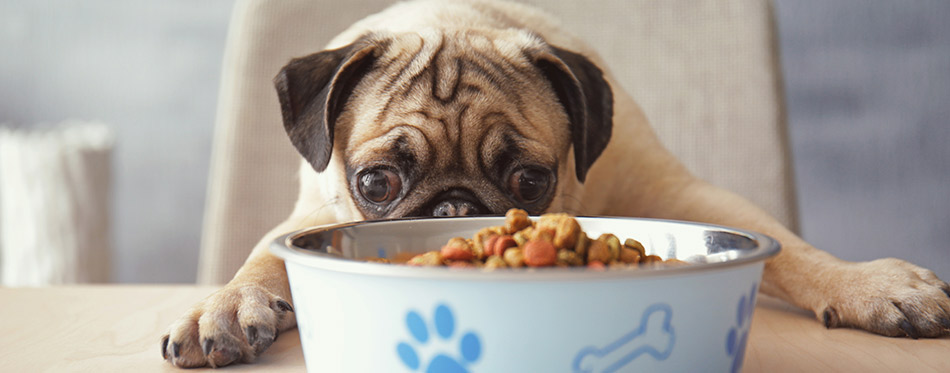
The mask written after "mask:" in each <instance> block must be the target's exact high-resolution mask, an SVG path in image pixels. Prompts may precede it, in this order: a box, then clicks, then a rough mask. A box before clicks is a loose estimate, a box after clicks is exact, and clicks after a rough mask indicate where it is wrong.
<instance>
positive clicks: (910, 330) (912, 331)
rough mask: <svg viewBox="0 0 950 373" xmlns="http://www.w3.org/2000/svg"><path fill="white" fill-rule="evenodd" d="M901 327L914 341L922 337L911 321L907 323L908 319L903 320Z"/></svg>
mask: <svg viewBox="0 0 950 373" xmlns="http://www.w3.org/2000/svg"><path fill="white" fill-rule="evenodd" d="M900 327H901V330H903V331H904V333H907V336H908V337H911V338H913V339H917V338H919V337H920V335H919V334H918V333H917V328H915V327H914V325H913V324H911V323H910V321H907V319H904V320H901V323H900Z"/></svg>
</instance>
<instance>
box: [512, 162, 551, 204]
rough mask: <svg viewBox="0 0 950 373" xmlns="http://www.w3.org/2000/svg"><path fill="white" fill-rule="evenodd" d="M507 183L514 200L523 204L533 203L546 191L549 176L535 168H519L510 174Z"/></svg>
mask: <svg viewBox="0 0 950 373" xmlns="http://www.w3.org/2000/svg"><path fill="white" fill-rule="evenodd" d="M508 183H509V186H508V187H509V188H510V189H511V192H512V193H513V194H514V195H515V198H517V199H518V200H519V201H521V202H523V203H533V202H537V200H538V199H540V198H541V197H544V194H545V192H547V191H548V185H549V184H550V175H549V173H548V172H547V171H544V170H541V169H537V168H521V169H518V170H516V171H515V172H513V173H511V177H510V178H509V179H508Z"/></svg>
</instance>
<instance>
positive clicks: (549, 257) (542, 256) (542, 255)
mask: <svg viewBox="0 0 950 373" xmlns="http://www.w3.org/2000/svg"><path fill="white" fill-rule="evenodd" d="M524 262H525V264H527V265H529V266H531V267H547V266H552V265H554V263H556V262H557V250H556V249H555V248H554V244H552V243H551V242H549V241H545V240H531V241H528V243H526V244H525V245H524Z"/></svg>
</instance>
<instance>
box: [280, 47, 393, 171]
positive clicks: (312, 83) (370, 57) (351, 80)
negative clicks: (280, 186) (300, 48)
mask: <svg viewBox="0 0 950 373" xmlns="http://www.w3.org/2000/svg"><path fill="white" fill-rule="evenodd" d="M381 46H382V44H380V43H379V42H376V41H371V40H369V38H366V37H364V38H361V39H359V40H357V41H355V42H353V43H352V44H350V45H347V46H345V47H342V48H339V49H334V50H326V51H322V52H318V53H314V54H311V55H309V56H306V57H301V58H295V59H293V60H291V61H290V62H289V63H288V64H287V65H286V66H284V67H283V68H282V69H281V70H280V72H279V73H278V74H277V76H276V77H274V85H275V86H276V88H277V97H278V98H279V99H280V109H281V111H282V112H283V117H284V129H285V130H286V131H287V135H288V136H290V141H291V142H292V143H293V144H294V147H296V148H297V151H298V152H300V154H301V155H303V157H304V159H306V160H307V161H308V162H310V165H311V166H313V169H314V170H316V171H317V172H323V170H325V169H326V168H327V164H328V163H329V162H330V155H331V154H332V152H333V130H334V124H335V122H336V119H337V117H338V116H339V115H340V112H341V111H342V110H343V106H344V105H345V104H346V101H347V99H348V98H349V96H350V94H352V93H353V89H354V88H355V87H356V84H357V83H359V81H360V79H361V78H362V77H363V76H364V75H365V74H366V72H367V71H368V69H370V68H372V66H373V62H374V61H375V60H376V58H375V57H376V56H378V54H377V52H378V49H379V48H380V47H381Z"/></svg>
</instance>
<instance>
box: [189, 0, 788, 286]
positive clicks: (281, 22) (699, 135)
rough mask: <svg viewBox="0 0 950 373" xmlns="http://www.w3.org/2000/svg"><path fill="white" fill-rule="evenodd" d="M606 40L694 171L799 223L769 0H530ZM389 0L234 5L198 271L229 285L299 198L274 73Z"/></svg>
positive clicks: (623, 76) (636, 93) (601, 44)
mask: <svg viewBox="0 0 950 373" xmlns="http://www.w3.org/2000/svg"><path fill="white" fill-rule="evenodd" d="M530 2H531V3H533V4H535V5H537V6H539V7H541V8H543V9H546V10H548V11H549V12H551V13H552V14H554V15H556V16H557V17H559V18H561V20H562V21H563V24H564V26H565V27H567V28H568V29H570V30H573V31H574V33H575V34H577V35H578V36H580V37H581V38H582V39H584V40H586V41H588V42H589V43H590V44H592V45H593V47H594V48H595V49H596V50H597V51H599V53H600V54H601V55H602V56H603V57H604V59H605V60H606V61H607V63H608V64H609V67H610V69H611V70H612V71H613V73H614V74H615V75H616V77H617V79H618V80H619V81H620V82H621V83H622V87H615V89H626V90H628V92H630V93H631V94H632V95H633V97H634V99H636V100H638V101H639V103H640V104H641V105H642V107H643V109H644V110H645V112H646V114H647V116H648V117H649V119H650V121H651V122H652V124H653V126H654V127H655V128H656V131H657V132H658V134H659V136H660V137H661V138H662V140H663V141H664V142H665V143H666V145H667V146H668V147H669V148H670V149H671V150H672V151H673V153H675V154H677V155H678V156H679V157H680V158H681V159H682V160H683V161H684V162H685V163H686V165H687V166H689V168H690V169H691V170H693V172H694V173H696V174H697V175H698V176H700V177H703V178H705V179H706V180H709V181H711V182H712V183H714V184H717V185H720V186H722V187H725V188H727V189H731V190H733V191H736V192H738V193H739V194H741V195H744V196H745V197H747V198H749V199H750V200H752V201H753V202H755V203H757V204H759V205H760V206H762V207H764V208H765V209H766V210H768V211H769V212H771V213H772V214H773V215H775V216H776V217H777V218H778V219H779V220H780V221H782V222H784V223H785V224H786V225H788V226H790V227H791V228H792V229H793V230H794V229H796V228H797V214H796V204H795V197H794V184H793V180H792V169H791V163H790V158H789V146H788V136H787V133H786V132H787V131H786V128H785V127H786V124H785V113H784V106H783V96H782V79H781V70H780V68H779V65H778V53H777V45H776V43H777V41H776V35H775V32H776V31H775V24H774V19H773V8H772V4H771V3H770V2H768V1H765V0H665V1H655V0H606V1H597V2H583V1H573V0H560V1H542V0H536V1H530ZM389 3H390V2H389V1H382V0H358V1H354V0H351V1H326V0H282V1H267V0H246V1H238V2H237V4H236V5H235V8H234V12H233V15H232V18H231V25H230V30H229V32H228V38H227V46H226V49H225V58H224V67H223V73H222V76H221V78H222V82H221V87H220V95H219V102H218V109H217V110H218V112H217V123H216V130H215V131H216V132H215V140H214V149H213V158H212V163H211V175H210V178H209V186H208V199H207V208H206V213H205V221H204V232H203V237H202V247H201V257H200V264H199V273H198V280H199V282H200V283H206V284H220V283H224V282H227V281H228V280H229V279H230V278H231V277H232V276H233V275H234V273H235V271H237V269H238V268H239V267H240V265H241V264H242V263H243V262H244V259H245V258H246V257H247V255H248V253H249V252H250V250H251V248H252V247H253V246H254V245H255V244H256V243H257V241H258V240H259V239H260V237H261V236H262V235H263V234H264V233H265V232H266V231H268V230H269V229H270V228H271V227H272V226H273V225H275V224H277V223H278V222H279V221H281V220H282V219H284V218H285V217H286V216H287V215H288V214H289V213H290V210H291V207H292V204H293V201H294V198H295V197H296V195H297V181H296V180H297V179H296V171H297V166H298V163H297V162H298V158H297V155H296V153H295V151H294V148H293V146H291V144H290V141H289V140H288V139H287V137H286V135H285V134H284V131H283V127H282V124H281V115H280V111H279V107H278V102H277V97H276V95H275V93H274V89H273V86H272V83H271V79H272V78H273V77H274V75H275V74H276V73H277V71H278V70H279V69H280V67H281V66H283V64H284V63H286V62H287V61H288V60H289V59H290V58H292V57H297V56H302V55H305V54H309V53H312V52H315V51H318V50H320V49H322V47H323V46H324V45H325V44H326V43H327V42H328V41H329V40H330V39H331V37H333V36H334V35H335V34H337V33H339V32H340V31H342V30H344V29H345V28H346V27H347V26H348V25H349V24H351V23H353V22H354V21H356V20H358V19H360V18H362V17H364V16H366V15H368V14H370V13H373V12H376V11H379V10H381V9H383V8H384V7H386V5H387V4H389Z"/></svg>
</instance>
